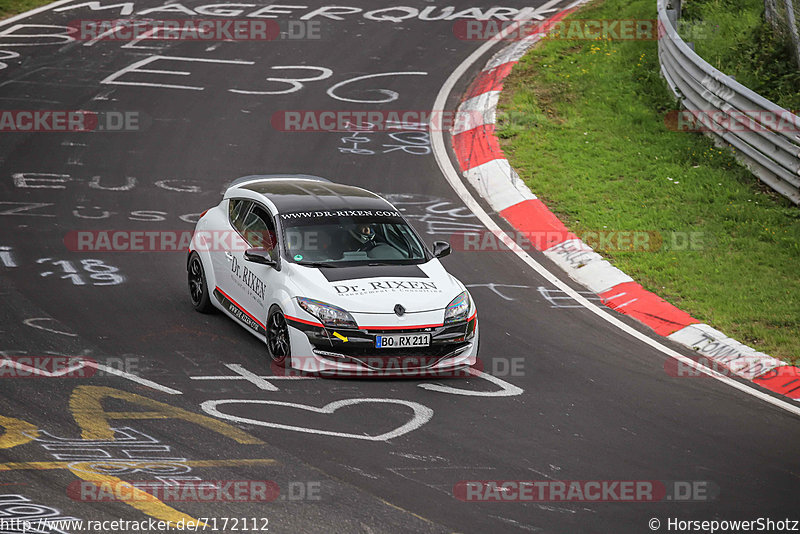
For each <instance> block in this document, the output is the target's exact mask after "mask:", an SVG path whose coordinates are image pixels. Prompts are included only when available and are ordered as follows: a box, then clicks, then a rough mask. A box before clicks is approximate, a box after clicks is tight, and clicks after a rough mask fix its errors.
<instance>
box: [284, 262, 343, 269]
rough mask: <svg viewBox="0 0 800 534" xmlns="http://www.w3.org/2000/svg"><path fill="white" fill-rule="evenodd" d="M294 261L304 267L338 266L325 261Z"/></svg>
mask: <svg viewBox="0 0 800 534" xmlns="http://www.w3.org/2000/svg"><path fill="white" fill-rule="evenodd" d="M295 263H297V265H302V266H304V267H330V268H338V267H339V266H338V265H334V264H332V263H330V262H326V261H297V262H295Z"/></svg>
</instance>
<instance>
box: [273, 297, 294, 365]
mask: <svg viewBox="0 0 800 534" xmlns="http://www.w3.org/2000/svg"><path fill="white" fill-rule="evenodd" d="M267 352H268V353H269V357H270V358H272V361H273V362H274V363H275V364H276V365H279V366H281V367H287V366H288V365H289V362H290V361H291V356H292V348H291V344H290V343H289V325H288V324H287V323H286V317H285V316H284V315H283V312H282V311H281V309H280V308H279V307H278V306H273V307H272V308H270V310H269V316H268V317H267Z"/></svg>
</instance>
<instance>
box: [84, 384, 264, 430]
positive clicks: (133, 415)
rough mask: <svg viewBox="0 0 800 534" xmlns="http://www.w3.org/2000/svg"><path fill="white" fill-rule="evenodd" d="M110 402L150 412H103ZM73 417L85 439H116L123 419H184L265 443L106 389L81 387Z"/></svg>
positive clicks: (204, 418)
mask: <svg viewBox="0 0 800 534" xmlns="http://www.w3.org/2000/svg"><path fill="white" fill-rule="evenodd" d="M106 399H119V400H124V401H126V402H129V403H131V404H135V405H137V406H139V407H142V408H147V409H149V410H150V411H141V412H107V411H105V409H103V404H102V403H103V401H104V400H106ZM69 408H70V410H71V411H72V417H74V418H75V422H76V423H78V425H79V426H80V427H81V429H82V430H83V433H82V436H83V439H109V440H110V439H114V430H112V428H111V421H112V420H119V419H182V420H183V421H188V422H190V423H194V424H196V425H199V426H202V427H203V428H206V429H208V430H211V431H213V432H216V433H217V434H220V435H221V436H224V437H226V438H228V439H232V440H234V441H236V442H238V443H243V444H245V445H261V444H263V443H264V442H263V441H261V440H260V439H258V438H256V437H255V436H251V435H250V434H248V433H247V432H245V431H244V430H240V429H238V428H236V427H235V426H233V425H229V424H228V423H225V422H223V421H219V420H217V419H213V418H211V417H208V416H206V415H200V414H197V413H192V412H190V411H188V410H184V409H182V408H178V407H175V406H170V405H169V404H164V403H163V402H158V401H156V400H153V399H150V398H148V397H142V396H141V395H137V394H135V393H128V392H127V391H120V390H119V389H114V388H109V387H102V386H78V387H76V388H75V389H74V390H73V392H72V396H71V397H70V399H69Z"/></svg>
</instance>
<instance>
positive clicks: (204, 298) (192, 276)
mask: <svg viewBox="0 0 800 534" xmlns="http://www.w3.org/2000/svg"><path fill="white" fill-rule="evenodd" d="M186 271H187V279H188V282H189V299H190V300H191V302H192V307H193V308H194V309H195V310H197V311H199V312H200V313H211V312H213V311H214V306H213V305H212V304H211V297H210V296H209V293H208V282H207V281H206V272H205V270H204V269H203V262H202V261H201V260H200V256H199V255H198V254H197V252H192V253H191V254H190V255H189V261H188V262H187V264H186Z"/></svg>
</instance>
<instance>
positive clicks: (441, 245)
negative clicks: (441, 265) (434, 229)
mask: <svg viewBox="0 0 800 534" xmlns="http://www.w3.org/2000/svg"><path fill="white" fill-rule="evenodd" d="M450 252H451V248H450V243H448V242H447V241H434V242H433V255H434V256H436V257H437V258H444V257H445V256H447V255H448V254H450Z"/></svg>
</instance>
